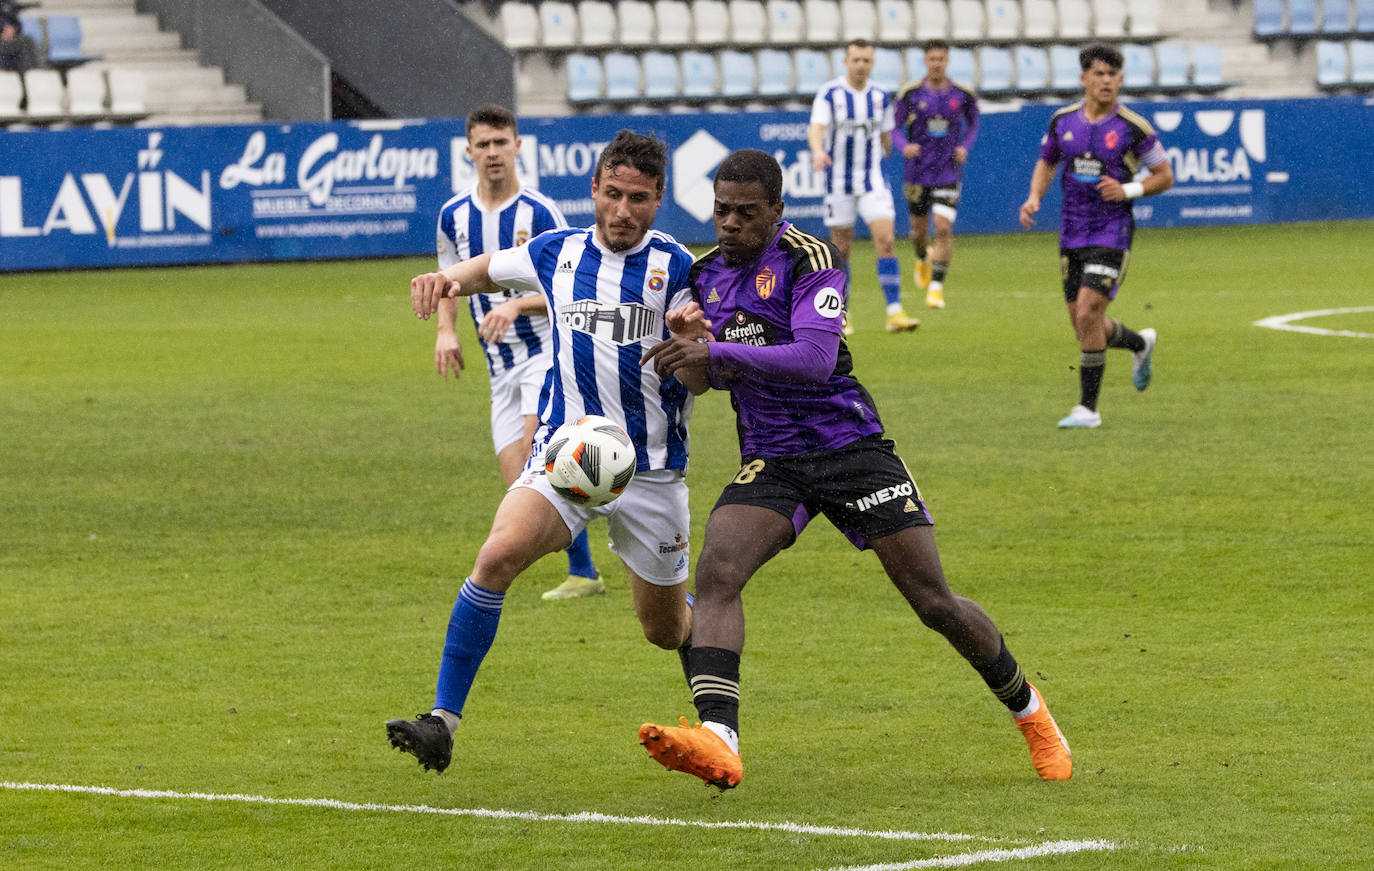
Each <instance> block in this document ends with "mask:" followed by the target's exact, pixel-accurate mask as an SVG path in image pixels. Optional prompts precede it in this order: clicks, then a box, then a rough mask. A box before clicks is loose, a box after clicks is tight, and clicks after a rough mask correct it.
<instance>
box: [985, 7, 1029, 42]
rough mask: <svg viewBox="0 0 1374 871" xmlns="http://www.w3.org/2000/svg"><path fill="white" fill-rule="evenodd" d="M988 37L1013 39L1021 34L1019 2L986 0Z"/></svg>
mask: <svg viewBox="0 0 1374 871" xmlns="http://www.w3.org/2000/svg"><path fill="white" fill-rule="evenodd" d="M983 16H984V17H985V18H986V19H987V28H988V39H996V40H1013V39H1016V38H1017V37H1019V36H1020V35H1021V4H1019V3H1016V2H1015V0H986V2H985V3H984V4H983Z"/></svg>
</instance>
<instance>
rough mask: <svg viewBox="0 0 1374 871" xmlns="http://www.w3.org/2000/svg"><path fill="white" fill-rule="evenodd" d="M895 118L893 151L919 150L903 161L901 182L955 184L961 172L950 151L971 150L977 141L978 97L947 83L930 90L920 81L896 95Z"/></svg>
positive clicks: (928, 86)
mask: <svg viewBox="0 0 1374 871" xmlns="http://www.w3.org/2000/svg"><path fill="white" fill-rule="evenodd" d="M895 117H896V122H897V126H896V127H894V128H893V130H892V149H893V151H896V152H897V153H898V154H900V153H901V152H902V149H904V148H906V147H907V145H908V144H912V143H914V144H916V145H919V146H921V153H920V154H918V155H916V156H915V157H913V158H910V159H908V160H907V162H906V171H905V172H904V174H903V177H902V179H903V181H905V182H906V183H907V184H915V185H920V186H921V187H940V186H943V185H952V184H958V183H959V180H960V178H961V177H962V176H963V173H964V168H963V165H962V164H958V163H955V162H954V149H956V148H958V147H959V146H961V145H962V146H963V147H964V148H965V149H972V148H973V143H974V142H975V141H977V139H978V96H977V95H976V94H974V93H973V91H971V90H969V89H968V88H965V87H964V86H963V85H958V84H955V83H954V82H951V81H946V82H945V86H944V87H943V88H932V87H931V86H930V85H928V84H926V82H925V80H922V81H921V82H920V83H919V84H914V85H907V86H906V87H905V88H903V89H902V91H901V93H900V94H898V95H897V104H896V109H895Z"/></svg>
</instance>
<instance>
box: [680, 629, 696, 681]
mask: <svg viewBox="0 0 1374 871" xmlns="http://www.w3.org/2000/svg"><path fill="white" fill-rule="evenodd" d="M677 658H678V659H680V660H682V676H683V677H685V678H686V679H687V686H689V687H690V686H691V685H692V633H690V632H688V633H687V640H686V641H684V642H682V646H681V647H679V648H678V649H677Z"/></svg>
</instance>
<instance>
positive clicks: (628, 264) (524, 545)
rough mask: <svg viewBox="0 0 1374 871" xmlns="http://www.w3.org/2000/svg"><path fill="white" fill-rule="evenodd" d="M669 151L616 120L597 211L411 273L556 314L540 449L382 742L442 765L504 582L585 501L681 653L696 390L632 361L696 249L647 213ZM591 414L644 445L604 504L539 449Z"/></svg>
mask: <svg viewBox="0 0 1374 871" xmlns="http://www.w3.org/2000/svg"><path fill="white" fill-rule="evenodd" d="M667 164H668V150H667V146H666V145H664V143H663V142H661V141H659V140H658V139H655V138H653V137H646V136H640V135H637V134H634V133H631V132H630V131H628V130H622V131H621V132H620V134H619V135H618V136H617V137H616V138H615V140H614V141H612V142H611V143H610V144H609V145H607V146H606V148H605V149H604V150H603V151H602V152H601V156H600V158H599V159H598V161H597V166H596V170H595V173H594V175H593V177H592V201H593V203H594V206H595V214H596V222H595V224H594V225H593V226H591V227H587V228H583V229H562V230H550V231H548V232H546V233H543V234H542V235H540V236H537V237H535V238H534V239H532V240H531V241H529V242H527V243H526V244H524V245H521V246H518V247H515V248H508V249H504V250H501V251H495V252H490V253H486V254H482V255H480V256H478V257H474V258H472V259H470V260H465V261H462V262H461V263H457V264H455V265H453V266H450V267H448V268H447V269H444V270H443V271H441V272H432V273H427V274H425V275H419V276H416V277H415V278H414V279H412V280H411V285H410V294H411V307H412V309H413V310H414V312H415V314H416V315H417V316H418V317H422V318H427V317H429V316H430V315H432V314H433V313H434V312H436V311H437V310H438V307H439V302H440V300H442V299H444V298H445V297H451V296H454V295H460V296H470V295H472V294H474V293H493V292H497V291H499V290H500V289H501V288H503V287H505V288H511V289H514V290H517V291H533V292H535V293H537V294H539V297H542V301H541V299H540V298H539V297H536V298H533V299H531V300H525V301H523V303H522V304H523V305H527V306H529V307H530V310H537V309H538V308H541V307H542V308H546V310H547V311H549V312H551V313H552V315H551V320H552V321H553V342H552V345H553V347H552V354H553V365H552V368H551V369H550V370H549V375H548V378H547V380H546V381H545V384H544V390H543V395H542V396H541V398H540V402H539V429H538V430H537V432H536V434H535V450H534V454H533V459H532V460H531V461H530V462H529V463H528V464H527V465H526V466H525V469H524V471H523V472H522V474H521V475H520V477H518V478H517V479H516V481H515V483H514V484H512V485H511V487H510V489H509V490H507V491H506V495H505V498H504V499H502V501H501V504H500V506H499V507H498V508H497V509H496V516H495V518H494V519H493V520H492V526H491V532H490V533H489V534H488V535H487V539H486V541H485V543H483V545H482V547H481V549H480V550H479V551H478V553H477V559H476V562H475V564H474V566H473V568H472V573H471V574H470V575H469V576H468V577H467V579H466V580H465V581H464V583H463V586H462V588H461V589H460V590H459V593H458V601H457V602H456V603H455V605H454V607H453V616H452V617H451V618H450V620H449V626H448V634H447V636H446V638H445V641H444V650H443V656H442V659H441V661H440V665H439V678H438V686H437V689H436V692H435V699H434V706H433V709H432V710H431V711H430V713H427V714H421V715H420V716H419V717H418V719H416V720H403V719H397V720H391V721H389V722H388V723H387V724H386V729H387V737H388V738H389V739H390V741H391V744H392V745H393V746H395V747H396V748H398V749H400V750H403V751H405V752H407V753H410V754H412V755H414V756H415V757H416V758H417V759H418V760H419V761H420V764H421V765H423V766H424V767H425V768H426V769H435V770H437V771H443V770H444V769H445V768H447V767H448V765H449V762H450V760H451V758H452V750H453V733H454V730H455V729H456V728H457V727H458V723H459V720H460V718H461V716H462V714H463V706H464V704H465V702H466V700H467V696H468V691H469V690H470V689H471V687H472V683H473V679H474V677H475V676H476V674H477V668H478V666H479V665H481V663H482V660H483V659H484V658H485V657H486V655H487V652H488V650H490V648H491V644H492V641H493V640H494V639H495V637H496V628H497V624H498V622H499V621H500V617H501V610H502V607H503V604H504V600H505V594H506V590H508V589H509V588H510V586H511V584H512V583H513V582H514V581H515V579H516V577H517V576H518V575H519V574H520V573H521V572H522V571H524V570H525V569H526V568H528V567H529V566H530V565H531V564H533V563H534V562H535V560H537V559H539V558H540V557H542V556H544V555H545V554H549V553H553V552H554V551H556V550H560V549H562V548H565V547H567V546H568V543H569V542H570V541H571V539H572V536H574V535H576V534H577V533H579V532H581V531H582V530H583V529H585V528H586V526H587V522H588V521H589V520H590V519H591V518H592V517H604V518H605V519H606V523H607V526H608V527H609V531H610V537H611V542H612V544H613V545H614V549H615V552H616V554H617V555H618V556H619V557H620V558H621V560H622V561H623V562H624V564H625V569H626V571H627V573H628V575H629V578H630V584H631V586H632V588H633V594H634V596H633V597H634V606H635V614H636V616H637V617H638V618H639V622H640V625H641V627H642V628H643V631H644V635H645V637H646V638H648V640H649V641H650V642H651V643H653V644H655V645H657V646H658V647H662V648H664V649H667V650H679V652H680V654H681V655H682V656H683V657H684V658H685V657H686V650H685V649H684V648H685V647H686V645H687V642H688V638H689V634H690V630H691V610H690V608H689V607H688V605H687V596H686V589H687V588H686V581H687V574H688V555H689V553H690V549H689V545H690V533H691V520H690V517H689V514H688V503H687V485H686V483H685V481H684V474H685V471H686V468H687V449H688V443H687V423H688V418H689V417H690V416H691V411H692V393H691V392H690V391H689V389H688V387H687V386H685V385H684V384H683V383H682V382H680V381H678V380H677V379H674V378H666V379H665V378H660V377H659V375H658V373H656V372H655V371H654V369H653V367H642V366H641V365H640V362H639V361H640V358H641V356H642V355H643V353H644V352H645V351H647V350H648V349H649V348H652V347H653V346H654V345H656V344H658V343H659V342H662V341H664V340H665V339H667V338H668V337H669V335H670V334H669V331H668V327H667V321H666V312H667V311H668V310H669V309H673V308H677V307H680V306H683V305H686V303H687V302H688V301H690V300H691V288H690V284H689V282H690V278H689V273H690V270H691V267H692V255H691V253H690V252H688V250H687V249H686V248H684V247H683V246H682V245H680V244H678V242H677V241H675V240H674V239H673V238H672V237H671V236H668V235H666V234H664V233H660V232H658V231H656V230H654V229H652V225H653V221H654V216H655V215H656V214H657V212H658V208H659V206H660V205H661V204H662V202H663V188H664V181H665V178H666V173H667ZM698 389H705V388H704V387H699V388H698ZM587 414H600V415H604V416H606V417H608V418H610V419H611V420H614V421H615V422H616V423H618V424H620V425H621V426H622V427H624V429H625V431H626V432H627V433H628V434H629V436H630V438H631V440H632V441H633V442H634V445H635V453H636V455H637V457H638V464H637V466H636V471H635V477H634V480H632V481H631V482H630V484H629V486H627V487H626V488H625V492H624V493H622V494H621V495H620V497H619V498H618V499H616V500H615V501H614V502H612V503H610V504H609V505H603V506H600V507H598V508H586V507H582V506H578V505H574V504H573V503H571V502H569V501H567V500H565V499H563V498H562V497H560V496H558V495H557V494H555V493H554V491H553V488H552V487H551V486H550V485H549V483H548V481H547V480H546V478H545V476H544V474H543V469H542V462H541V460H540V458H541V457H542V454H543V448H544V446H545V444H546V443H547V441H548V438H549V436H550V435H551V434H552V433H553V431H554V430H556V429H557V428H558V427H559V426H560V425H562V424H563V423H564V422H565V421H572V420H577V419H578V418H580V417H583V416H584V415H587Z"/></svg>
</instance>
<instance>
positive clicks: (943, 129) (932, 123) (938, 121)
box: [926, 115, 949, 139]
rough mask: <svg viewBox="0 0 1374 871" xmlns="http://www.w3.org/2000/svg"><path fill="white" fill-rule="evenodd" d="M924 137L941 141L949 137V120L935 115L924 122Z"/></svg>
mask: <svg viewBox="0 0 1374 871" xmlns="http://www.w3.org/2000/svg"><path fill="white" fill-rule="evenodd" d="M926 135H927V136H933V137H934V138H936V139H943V138H944V137H945V136H947V135H949V119H948V118H945V117H942V116H940V115H935V116H933V117H931V118H930V119H928V120H927V121H926Z"/></svg>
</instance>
